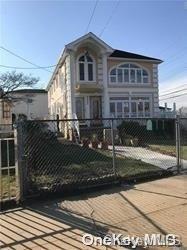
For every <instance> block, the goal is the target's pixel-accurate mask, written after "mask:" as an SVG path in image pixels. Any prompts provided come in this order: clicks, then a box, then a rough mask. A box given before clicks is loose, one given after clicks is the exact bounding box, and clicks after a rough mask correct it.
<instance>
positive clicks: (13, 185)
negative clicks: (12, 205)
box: [0, 134, 19, 208]
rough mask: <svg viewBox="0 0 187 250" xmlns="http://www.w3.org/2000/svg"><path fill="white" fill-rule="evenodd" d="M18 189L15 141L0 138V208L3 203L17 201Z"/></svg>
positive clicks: (13, 139)
mask: <svg viewBox="0 0 187 250" xmlns="http://www.w3.org/2000/svg"><path fill="white" fill-rule="evenodd" d="M1 135H2V136H1V137H3V134H1ZM18 187H19V185H18V166H17V160H16V139H15V138H14V137H12V138H11V137H10V138H0V208H1V205H2V204H3V203H6V202H10V201H15V202H16V201H18V200H19V188H18Z"/></svg>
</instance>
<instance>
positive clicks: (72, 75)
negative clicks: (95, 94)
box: [70, 51, 76, 114]
mask: <svg viewBox="0 0 187 250" xmlns="http://www.w3.org/2000/svg"><path fill="white" fill-rule="evenodd" d="M75 67H76V65H75V56H74V51H71V52H70V86H71V109H72V114H73V113H75V112H76V108H75V82H76V77H75V72H76V69H75Z"/></svg>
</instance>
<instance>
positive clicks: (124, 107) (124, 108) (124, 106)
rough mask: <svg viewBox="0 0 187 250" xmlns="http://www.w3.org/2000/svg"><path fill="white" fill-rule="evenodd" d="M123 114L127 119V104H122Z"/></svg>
mask: <svg viewBox="0 0 187 250" xmlns="http://www.w3.org/2000/svg"><path fill="white" fill-rule="evenodd" d="M123 113H124V117H129V103H128V102H124V104H123Z"/></svg>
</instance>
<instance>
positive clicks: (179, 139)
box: [175, 115, 181, 173]
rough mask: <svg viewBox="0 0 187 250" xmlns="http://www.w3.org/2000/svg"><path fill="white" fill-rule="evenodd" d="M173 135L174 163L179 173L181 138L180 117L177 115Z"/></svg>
mask: <svg viewBox="0 0 187 250" xmlns="http://www.w3.org/2000/svg"><path fill="white" fill-rule="evenodd" d="M175 124H176V125H175V134H176V161H177V162H176V163H177V172H178V173H180V170H181V138H180V116H179V115H177V117H176V123H175Z"/></svg>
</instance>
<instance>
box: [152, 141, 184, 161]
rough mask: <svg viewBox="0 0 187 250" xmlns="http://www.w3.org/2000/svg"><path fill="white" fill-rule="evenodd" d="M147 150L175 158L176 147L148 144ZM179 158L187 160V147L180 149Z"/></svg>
mask: <svg viewBox="0 0 187 250" xmlns="http://www.w3.org/2000/svg"><path fill="white" fill-rule="evenodd" d="M148 148H149V149H151V150H153V151H156V152H159V153H162V154H166V155H170V156H174V157H176V146H175V145H171V144H169V145H167V144H164V145H163V144H149V146H148ZM181 157H182V159H184V160H187V146H182V147H181Z"/></svg>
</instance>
